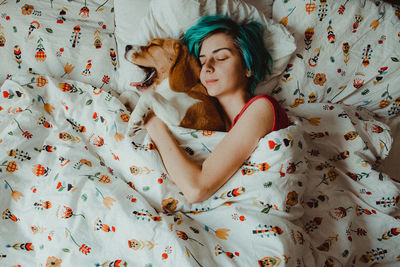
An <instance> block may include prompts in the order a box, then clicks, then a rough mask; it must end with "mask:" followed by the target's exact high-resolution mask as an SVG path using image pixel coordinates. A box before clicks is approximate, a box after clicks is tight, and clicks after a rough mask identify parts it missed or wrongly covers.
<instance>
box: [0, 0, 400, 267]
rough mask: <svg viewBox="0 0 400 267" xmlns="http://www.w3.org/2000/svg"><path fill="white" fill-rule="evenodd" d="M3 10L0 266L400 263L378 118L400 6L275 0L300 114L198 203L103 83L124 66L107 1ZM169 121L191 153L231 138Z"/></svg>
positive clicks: (283, 80) (290, 104)
mask: <svg viewBox="0 0 400 267" xmlns="http://www.w3.org/2000/svg"><path fill="white" fill-rule="evenodd" d="M314 4H315V5H314ZM361 4H364V5H366V6H363V7H365V9H361V8H360V5H361ZM23 7H25V8H23ZM63 7H65V9H63ZM63 10H64V11H63ZM367 10H368V11H367ZM0 11H1V12H0V13H1V18H0V25H1V26H0V43H1V42H3V44H4V46H2V47H0V56H1V59H3V58H5V59H7V62H10V64H8V63H7V66H10V68H6V69H4V68H1V70H0V75H2V77H0V79H2V80H0V83H2V82H3V81H4V84H3V85H2V86H1V88H0V213H1V215H0V265H4V266H32V264H34V265H37V266H74V265H76V266H146V267H150V266H160V265H165V266H324V265H325V266H343V265H346V266H371V265H374V264H382V265H385V266H396V264H398V263H399V260H400V253H399V252H398V244H399V242H400V241H399V238H400V237H399V236H400V235H399V233H400V221H399V218H400V217H399V216H400V214H399V212H398V205H399V196H400V186H399V182H398V180H399V178H398V177H389V176H387V175H386V174H385V173H382V172H379V171H376V169H377V167H378V166H377V165H378V164H379V162H380V161H381V160H382V159H384V158H385V157H386V156H387V155H388V153H389V150H390V147H391V145H392V138H391V131H390V128H389V127H388V126H387V125H385V124H383V123H381V122H379V121H377V120H375V119H374V116H375V115H379V116H381V117H387V118H390V117H393V116H396V114H397V113H398V105H399V102H398V100H397V98H398V97H399V96H400V93H399V90H398V89H396V87H395V86H394V84H396V82H397V79H398V77H397V75H396V73H397V72H396V71H398V69H399V64H400V63H398V59H399V58H400V57H399V55H398V54H396V53H397V52H396V51H399V50H396V47H398V45H399V43H398V42H397V41H398V40H399V38H397V37H396V34H397V32H396V31H395V30H394V29H398V28H399V27H397V28H396V25H398V24H399V22H398V19H397V17H398V16H397V15H396V14H398V13H396V12H397V11H396V9H394V8H390V7H389V6H387V5H385V4H383V3H382V2H380V1H314V0H312V1H308V0H307V1H303V0H302V1H294V0H289V1H286V0H285V1H283V0H282V1H275V2H274V16H275V19H277V20H278V21H281V23H282V24H284V25H286V27H288V29H290V30H291V31H292V32H293V34H294V36H295V38H296V40H297V46H298V48H297V51H296V55H295V56H294V57H293V61H291V62H290V64H289V65H288V67H287V68H286V71H285V72H284V73H283V74H282V76H281V77H280V82H279V86H278V87H276V88H274V90H273V91H271V92H270V93H271V94H273V95H274V96H275V97H276V98H277V99H279V100H280V101H281V103H282V105H283V106H284V107H285V108H286V109H287V110H288V114H289V115H290V118H291V120H292V122H293V125H292V126H290V127H288V128H287V129H283V130H280V131H278V132H273V133H271V134H269V135H267V136H266V137H264V138H263V139H261V140H260V143H259V146H258V147H257V149H256V150H255V152H254V153H253V154H252V156H251V157H250V158H249V159H248V160H247V161H246V162H245V163H244V164H243V166H242V167H241V168H240V169H239V171H238V172H237V173H236V174H235V175H234V177H233V178H232V179H231V180H230V181H229V182H228V183H227V184H226V185H224V186H223V187H222V188H221V189H220V190H218V191H217V192H216V193H215V194H214V196H213V197H212V198H211V199H210V200H208V201H205V202H203V203H200V204H195V205H190V204H188V203H186V202H185V200H184V198H183V196H182V194H181V193H180V192H179V189H178V188H177V187H176V186H175V185H174V184H173V183H172V182H171V180H170V178H169V177H168V174H167V172H166V171H165V169H164V168H163V165H162V161H161V159H160V157H159V155H158V153H157V151H156V150H155V148H154V145H153V144H152V143H151V140H150V138H149V136H148V135H147V134H146V132H145V130H141V129H134V131H133V132H134V135H133V136H129V135H128V133H131V132H132V128H131V127H130V126H129V125H128V121H129V112H127V110H126V109H125V107H124V106H123V105H122V104H121V103H120V102H119V101H118V99H116V98H115V97H114V96H113V95H111V94H109V93H108V91H109V90H110V88H111V89H112V87H113V86H114V72H115V68H116V67H118V65H117V63H116V61H115V59H113V56H112V55H113V53H110V52H112V50H111V49H115V43H114V41H113V40H114V39H113V36H112V35H113V31H114V29H113V27H114V26H113V25H114V23H113V2H112V1H106V0H104V1H34V2H27V1H18V0H17V1H14V0H12V1H9V0H8V1H1V3H0ZM344 12H346V15H348V16H343V15H344ZM374 12H375V13H374ZM382 12H384V14H380V13H382ZM24 13H26V14H24ZM349 14H352V15H354V17H352V16H350V15H349ZM356 15H360V16H362V20H361V18H360V17H358V16H357V17H356ZM50 17H51V18H50ZM299 18H301V20H300V19H299ZM305 18H307V19H305ZM344 18H346V19H347V21H346V20H345V19H344ZM353 18H354V21H353V20H352V19H353ZM33 21H36V22H37V23H38V24H36V23H33V24H32V25H31V22H33ZM357 21H358V22H357ZM376 21H378V22H376ZM353 22H357V23H358V24H357V23H354V25H353ZM367 22H368V23H367ZM389 22H390V23H389ZM39 24H40V26H38V25H39ZM77 25H79V28H78V27H76V26H77ZM370 25H372V26H370ZM14 26H15V28H16V32H15V28H14ZM296 27H298V28H301V27H304V29H303V28H301V30H298V28H296ZM309 27H311V28H313V31H314V32H312V31H311V30H309V31H307V30H306V29H307V28H309ZM353 27H355V29H353ZM328 29H329V31H327V30H328ZM354 30H355V32H353V31H354ZM21 32H23V33H24V34H23V35H19V34H17V33H21ZM96 32H97V33H96ZM332 33H333V35H332ZM1 36H3V38H2V37H1ZM310 36H311V37H310ZM321 36H322V37H321ZM325 37H326V38H325ZM347 38H348V39H347ZM396 38H397V39H396ZM99 39H100V42H99ZM345 39H346V40H345ZM332 40H333V41H332ZM342 41H343V42H342ZM346 42H347V43H348V45H349V46H342V45H343V43H346ZM368 44H369V45H370V46H369V47H368ZM15 45H18V47H17V48H16V47H15ZM99 46H101V47H100V48H97V47H99ZM336 46H339V48H340V49H338V48H337V47H336ZM18 48H20V52H19V50H18ZM60 48H63V51H61V50H60ZM364 48H365V51H364ZM383 48H385V49H383ZM14 49H15V51H16V52H15V51H14ZM78 49H79V50H78ZM28 51H30V52H28ZM77 51H79V52H77ZM345 51H347V52H346V53H345ZM357 51H358V52H357ZM382 51H383V52H382ZM114 52H115V51H114ZM367 52H368V53H367ZM313 53H315V55H314V54H313ZM311 54H313V55H311ZM92 55H94V56H93V58H92V57H91V56H92ZM365 55H367V57H365ZM368 55H369V56H368ZM377 55H384V56H380V57H378V56H377ZM89 57H90V58H89ZM114 58H115V57H114ZM88 60H92V61H91V62H88ZM341 61H343V62H341ZM345 61H347V62H345ZM339 62H340V64H339ZM367 62H368V64H367ZM89 63H90V64H91V65H90V64H89ZM309 63H310V64H311V65H310V64H309ZM19 67H20V68H19ZM339 69H340V70H341V71H340V72H339ZM4 71H6V72H4ZM3 72H4V74H3ZM85 74H86V75H85ZM354 85H355V86H354ZM342 86H344V87H343V88H341V87H342ZM340 88H341V89H340ZM385 92H386V94H385ZM384 94H385V95H384ZM336 95H337V96H336ZM383 100H385V101H384V102H382V101H383ZM319 102H325V103H319ZM336 102H338V103H339V104H334V103H336ZM342 102H343V103H345V104H346V103H347V104H351V105H352V106H350V105H345V104H343V103H342ZM340 103H342V104H340ZM367 109H369V110H370V111H372V112H373V113H371V112H369V111H367ZM171 131H172V132H173V133H174V135H175V136H176V137H177V138H178V140H179V142H180V144H181V145H182V147H183V148H184V149H185V151H186V152H187V153H188V154H189V155H191V156H192V157H193V158H194V159H196V160H198V161H199V162H200V161H201V160H203V159H204V158H205V157H206V156H207V155H208V154H209V153H210V152H211V151H212V150H213V149H214V147H215V146H216V145H217V143H218V142H219V140H221V138H222V137H223V136H224V133H220V132H212V131H195V130H191V129H184V128H179V127H171Z"/></svg>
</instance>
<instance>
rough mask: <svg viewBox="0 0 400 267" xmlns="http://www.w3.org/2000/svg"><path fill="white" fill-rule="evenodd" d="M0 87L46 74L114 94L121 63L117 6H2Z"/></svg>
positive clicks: (15, 1)
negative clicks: (9, 81) (6, 82)
mask: <svg viewBox="0 0 400 267" xmlns="http://www.w3.org/2000/svg"><path fill="white" fill-rule="evenodd" d="M0 16H1V17H0V58H1V62H2V64H4V63H5V62H7V67H4V66H3V67H1V68H0V84H2V83H3V82H4V80H5V79H7V78H9V77H12V76H14V75H21V74H32V73H39V74H47V75H51V76H54V77H64V78H67V79H74V80H78V81H82V82H86V83H90V84H92V85H95V86H98V87H102V88H103V89H106V88H107V89H110V88H113V87H115V86H116V84H115V78H114V76H115V74H114V72H115V71H116V70H117V67H118V65H117V64H118V62H117V58H116V52H117V51H116V43H115V39H114V8H113V1H108V0H104V1H94V0H82V1H69V0H65V1H54V0H51V1H20V0H10V1H8V0H7V1H1V2H0Z"/></svg>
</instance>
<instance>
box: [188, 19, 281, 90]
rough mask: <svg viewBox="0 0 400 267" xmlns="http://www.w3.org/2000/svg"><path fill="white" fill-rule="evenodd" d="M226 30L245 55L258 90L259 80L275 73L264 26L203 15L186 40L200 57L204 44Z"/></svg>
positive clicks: (190, 30) (245, 61) (251, 78)
mask: <svg viewBox="0 0 400 267" xmlns="http://www.w3.org/2000/svg"><path fill="white" fill-rule="evenodd" d="M220 32H222V33H226V34H228V35H230V36H232V38H233V40H234V43H235V46H236V47H237V48H238V49H239V51H240V52H241V55H242V60H243V61H244V63H245V64H246V67H247V69H248V70H249V71H250V73H251V74H252V76H251V77H250V81H249V90H250V93H251V94H253V93H254V89H255V88H256V86H257V84H258V82H259V81H261V80H262V79H264V78H265V76H266V74H267V72H268V74H271V70H272V64H273V61H272V58H271V55H270V54H269V52H268V50H267V49H266V48H265V45H264V37H263V35H264V27H263V25H262V24H261V23H259V22H256V21H251V22H247V23H243V24H238V23H237V22H235V21H233V20H232V19H231V18H230V17H227V16H222V15H214V16H205V17H202V18H201V19H200V20H199V21H198V22H197V24H196V25H194V26H192V27H191V28H190V29H189V30H187V32H186V33H185V36H184V42H185V44H186V46H187V47H188V49H189V52H190V54H192V55H194V56H196V57H197V58H198V57H199V53H200V48H201V44H202V43H203V41H204V40H205V39H206V38H207V37H209V36H210V35H212V34H214V33H220Z"/></svg>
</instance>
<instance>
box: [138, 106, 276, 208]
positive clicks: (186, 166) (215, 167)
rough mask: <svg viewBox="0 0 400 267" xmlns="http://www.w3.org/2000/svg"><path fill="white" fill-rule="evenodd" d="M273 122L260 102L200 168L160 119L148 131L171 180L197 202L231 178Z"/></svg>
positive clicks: (268, 108) (269, 108)
mask: <svg viewBox="0 0 400 267" xmlns="http://www.w3.org/2000/svg"><path fill="white" fill-rule="evenodd" d="M273 121H274V114H273V108H272V106H271V104H270V103H269V102H267V101H266V100H264V99H257V100H256V101H254V103H252V104H251V105H250V106H249V107H248V109H247V110H246V111H245V112H244V113H243V115H242V116H241V118H240V119H239V120H238V122H237V123H236V125H235V127H233V128H232V129H231V131H230V132H229V133H227V134H226V136H225V137H224V138H223V139H222V141H221V142H220V143H219V144H218V145H217V147H216V148H215V149H214V151H212V153H211V154H210V155H209V156H208V158H207V159H206V160H205V161H204V162H203V164H202V165H201V166H200V165H198V164H197V163H195V162H194V161H193V160H192V159H191V158H190V156H189V155H187V154H186V152H184V151H183V150H182V149H181V148H180V147H179V145H178V143H177V141H176V139H175V138H174V136H173V135H172V133H171V132H170V131H169V129H168V127H167V126H166V125H165V124H164V123H163V122H162V121H161V120H160V119H158V118H157V117H153V118H151V119H149V121H148V122H147V123H146V128H147V131H148V132H149V134H150V136H151V138H152V140H153V142H154V144H155V145H156V147H157V149H158V151H159V152H160V154H161V157H162V159H163V162H164V165H165V167H166V169H167V171H168V173H169V174H170V176H171V178H172V180H173V181H174V182H175V184H176V185H177V186H178V187H179V189H180V190H182V192H183V194H184V196H185V198H186V199H187V200H188V201H189V202H191V203H195V202H200V201H204V200H207V199H208V198H209V197H211V196H212V195H213V194H214V193H215V192H216V191H217V190H218V189H219V188H220V187H221V186H222V185H224V184H225V183H226V182H227V181H228V180H229V179H230V178H231V177H232V175H233V174H234V173H235V172H236V171H237V170H238V169H239V168H240V166H242V164H243V163H244V162H245V161H246V159H247V158H248V157H249V156H250V155H251V153H252V152H253V151H254V149H255V148H256V147H257V144H258V141H259V139H260V138H262V137H263V136H265V135H266V134H267V133H269V132H270V131H271V129H272V126H273Z"/></svg>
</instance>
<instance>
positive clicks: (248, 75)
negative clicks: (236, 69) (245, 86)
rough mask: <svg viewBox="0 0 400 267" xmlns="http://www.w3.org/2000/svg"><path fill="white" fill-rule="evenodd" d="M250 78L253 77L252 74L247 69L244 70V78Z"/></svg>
mask: <svg viewBox="0 0 400 267" xmlns="http://www.w3.org/2000/svg"><path fill="white" fill-rule="evenodd" d="M251 76H253V73H252V72H251V71H249V69H246V77H247V78H250V77H251Z"/></svg>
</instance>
